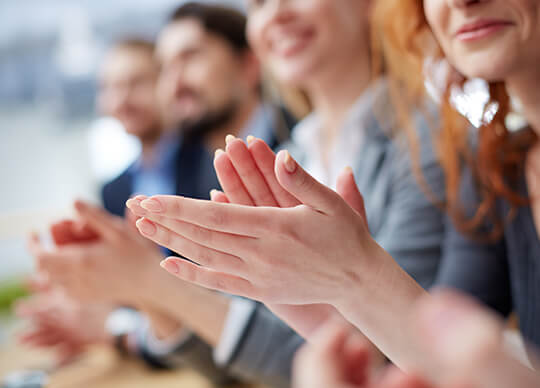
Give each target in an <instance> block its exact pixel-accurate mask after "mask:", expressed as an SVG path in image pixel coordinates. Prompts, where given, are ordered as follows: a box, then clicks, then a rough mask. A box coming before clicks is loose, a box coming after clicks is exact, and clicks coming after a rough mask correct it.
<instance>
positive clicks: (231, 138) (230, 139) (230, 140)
mask: <svg viewBox="0 0 540 388" xmlns="http://www.w3.org/2000/svg"><path fill="white" fill-rule="evenodd" d="M235 140H236V137H234V136H233V135H227V136H226V137H225V143H227V145H229V144H230V143H231V142H233V141H235Z"/></svg>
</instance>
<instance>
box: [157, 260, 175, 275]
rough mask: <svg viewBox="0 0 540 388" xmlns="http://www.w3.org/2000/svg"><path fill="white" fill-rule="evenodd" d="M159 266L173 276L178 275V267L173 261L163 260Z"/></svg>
mask: <svg viewBox="0 0 540 388" xmlns="http://www.w3.org/2000/svg"><path fill="white" fill-rule="evenodd" d="M160 266H161V268H163V269H164V270H165V271H167V272H169V273H172V274H173V275H178V274H179V273H180V267H179V266H178V264H176V263H175V262H174V261H173V260H163V261H162V262H161V263H160Z"/></svg>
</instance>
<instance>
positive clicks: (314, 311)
mask: <svg viewBox="0 0 540 388" xmlns="http://www.w3.org/2000/svg"><path fill="white" fill-rule="evenodd" d="M267 307H268V309H270V311H272V312H273V313H274V314H275V315H277V316H278V317H279V318H280V319H282V320H283V321H284V322H286V323H287V324H288V325H289V326H290V327H291V328H292V329H294V330H295V331H296V332H297V333H298V334H300V335H301V336H302V337H303V338H304V339H305V340H306V341H309V340H310V338H311V337H312V336H313V334H314V332H315V331H316V330H317V329H318V328H319V327H320V326H321V325H322V324H324V322H326V321H327V320H328V319H329V318H336V317H340V316H341V314H340V313H339V312H338V311H337V310H336V308H335V307H333V306H331V305H328V304H313V305H303V306H296V305H283V304H268V305H267Z"/></svg>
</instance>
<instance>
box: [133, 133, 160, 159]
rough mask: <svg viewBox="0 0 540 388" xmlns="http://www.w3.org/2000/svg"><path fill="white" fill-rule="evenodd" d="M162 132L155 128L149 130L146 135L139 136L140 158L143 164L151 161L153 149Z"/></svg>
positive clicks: (153, 154) (153, 153)
mask: <svg viewBox="0 0 540 388" xmlns="http://www.w3.org/2000/svg"><path fill="white" fill-rule="evenodd" d="M162 134H163V131H162V130H161V129H156V130H154V131H149V133H148V135H146V136H144V137H140V138H139V141H140V142H141V160H142V163H143V165H146V164H149V163H153V158H154V156H155V150H156V147H157V144H158V142H159V139H161V135H162Z"/></svg>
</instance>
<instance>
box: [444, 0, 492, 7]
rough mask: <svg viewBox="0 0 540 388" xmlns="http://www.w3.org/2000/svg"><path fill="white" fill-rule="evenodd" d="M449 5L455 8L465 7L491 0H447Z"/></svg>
mask: <svg viewBox="0 0 540 388" xmlns="http://www.w3.org/2000/svg"><path fill="white" fill-rule="evenodd" d="M447 1H448V3H449V4H450V6H452V7H455V8H466V7H472V6H476V5H480V4H483V3H488V2H490V1H492V0H447Z"/></svg>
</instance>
